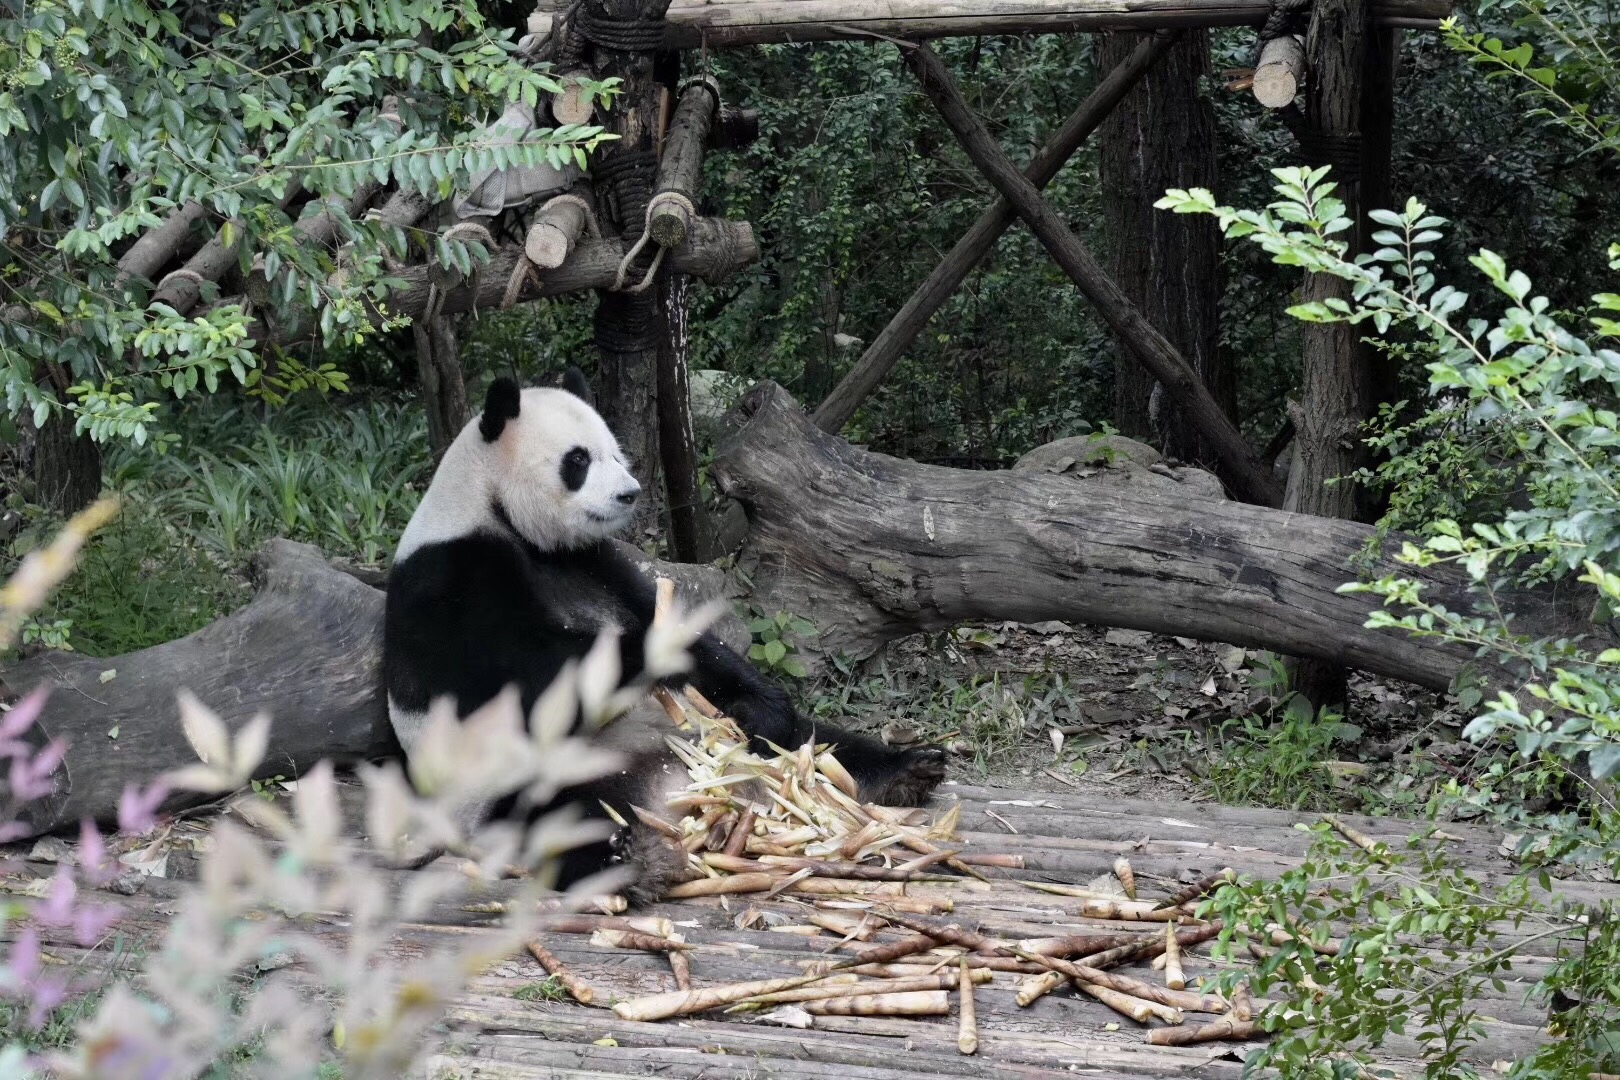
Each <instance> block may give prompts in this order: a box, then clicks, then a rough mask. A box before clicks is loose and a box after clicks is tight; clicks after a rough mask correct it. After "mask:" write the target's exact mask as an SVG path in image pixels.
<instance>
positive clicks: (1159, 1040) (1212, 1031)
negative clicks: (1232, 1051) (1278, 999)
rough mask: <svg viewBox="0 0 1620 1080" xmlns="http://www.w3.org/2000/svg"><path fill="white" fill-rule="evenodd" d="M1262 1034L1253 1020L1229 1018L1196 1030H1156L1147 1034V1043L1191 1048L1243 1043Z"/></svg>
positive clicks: (1223, 1018) (1204, 1025)
mask: <svg viewBox="0 0 1620 1080" xmlns="http://www.w3.org/2000/svg"><path fill="white" fill-rule="evenodd" d="M1260 1034H1261V1031H1260V1030H1259V1028H1257V1027H1256V1026H1255V1023H1254V1021H1253V1020H1238V1019H1236V1018H1234V1017H1230V1016H1227V1017H1222V1018H1221V1019H1219V1020H1216V1021H1214V1022H1212V1023H1208V1024H1201V1025H1199V1026H1198V1027H1194V1028H1155V1029H1154V1030H1153V1031H1150V1032H1148V1033H1147V1041H1148V1042H1149V1043H1150V1044H1152V1045H1153V1046H1191V1045H1193V1044H1194V1043H1205V1042H1216V1041H1217V1040H1220V1039H1232V1040H1234V1041H1241V1040H1243V1039H1252V1038H1254V1037H1256V1036H1257V1035H1260Z"/></svg>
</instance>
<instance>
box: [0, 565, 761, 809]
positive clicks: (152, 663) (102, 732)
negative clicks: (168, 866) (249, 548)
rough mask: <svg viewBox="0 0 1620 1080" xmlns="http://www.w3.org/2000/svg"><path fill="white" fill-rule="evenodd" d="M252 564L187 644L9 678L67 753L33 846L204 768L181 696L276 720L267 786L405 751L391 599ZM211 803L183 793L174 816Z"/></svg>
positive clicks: (737, 635) (720, 585)
mask: <svg viewBox="0 0 1620 1080" xmlns="http://www.w3.org/2000/svg"><path fill="white" fill-rule="evenodd" d="M626 554H627V555H629V556H630V557H631V558H633V559H634V560H635V562H636V563H637V565H639V566H641V567H642V569H643V571H644V572H645V573H648V574H649V575H651V576H664V577H669V578H672V579H674V580H675V582H676V584H677V585H678V586H679V589H680V593H681V599H682V601H683V602H685V603H688V604H696V603H700V602H702V601H704V600H710V599H715V598H718V597H721V596H723V589H724V581H723V579H722V578H721V575H720V572H719V571H717V570H714V569H711V568H709V567H694V566H678V565H671V564H668V563H660V562H656V561H655V560H650V559H648V558H646V556H644V555H642V554H641V553H640V552H639V551H630V550H626ZM256 564H257V566H258V568H259V571H260V578H261V585H260V590H259V594H258V596H257V597H256V598H255V599H254V600H253V602H252V603H251V604H249V605H247V606H246V607H244V608H242V609H241V610H239V611H236V612H234V613H232V614H230V615H227V616H225V617H224V618H222V619H219V620H217V621H215V622H213V623H211V624H209V625H208V626H205V627H203V629H201V630H199V631H197V632H196V633H195V634H191V635H190V636H188V637H183V638H180V639H179V640H177V641H171V642H167V643H165V644H163V645H156V646H153V647H152V648H150V649H142V650H141V651H139V652H134V653H129V654H127V655H125V656H115V657H106V658H102V659H97V658H94V657H89V656H82V655H80V654H78V653H57V652H50V653H42V654H40V655H38V656H34V657H31V658H29V659H28V660H24V661H22V662H21V663H18V664H13V665H11V666H10V667H8V668H6V669H5V670H4V671H3V672H0V678H3V679H4V683H5V688H6V689H7V690H8V691H13V692H15V693H18V694H24V693H27V692H28V691H30V690H32V689H33V688H34V687H36V686H38V685H40V684H42V683H45V684H49V685H52V686H55V687H57V689H56V691H55V692H54V693H53V694H52V695H51V696H50V699H49V700H48V701H47V702H46V705H45V709H44V712H43V713H42V714H41V716H40V721H39V725H38V727H36V728H35V729H34V731H33V732H32V733H31V737H33V738H35V739H36V740H40V741H42V740H43V739H46V738H62V739H65V740H66V741H67V743H68V752H67V758H66V760H65V761H64V763H63V765H62V767H61V768H59V769H58V770H57V772H56V775H55V781H56V785H57V787H56V790H55V791H54V792H53V793H52V794H51V795H50V796H48V797H46V798H45V799H43V800H41V801H38V802H35V803H30V804H28V806H27V807H26V814H27V818H26V823H27V825H28V826H29V829H30V835H33V834H37V833H42V832H49V831H52V830H55V829H60V828H63V827H69V826H73V825H76V824H77V823H78V821H79V820H80V819H81V818H85V817H89V818H94V819H96V820H98V821H103V822H106V821H111V820H112V819H113V817H114V815H115V814H116V812H117V808H118V797H119V795H120V793H121V792H122V791H123V790H124V786H125V785H126V784H131V783H144V782H146V781H147V780H149V779H150V778H152V777H153V776H156V775H157V774H159V773H162V772H165V771H167V770H169V769H174V768H178V767H179V766H181V765H184V764H185V763H186V762H188V761H192V760H194V759H195V757H196V755H195V753H194V752H193V751H192V750H191V748H190V746H189V745H188V744H187V742H186V738H185V734H184V733H183V732H182V731H181V728H180V723H179V713H178V712H177V710H176V707H175V694H176V693H177V692H178V691H179V690H181V689H188V690H190V691H191V692H192V693H194V694H195V695H196V696H197V698H198V700H200V701H201V702H202V703H203V704H204V705H207V706H208V707H209V708H212V709H214V710H216V711H217V712H218V713H219V715H220V718H221V719H222V720H224V721H225V723H226V725H227V726H228V727H229V728H230V729H231V730H232V731H235V730H236V729H237V728H239V727H240V726H241V725H242V724H244V723H246V722H247V721H248V720H250V719H252V718H253V716H254V715H255V714H257V713H259V712H268V713H269V714H270V715H271V717H272V726H271V732H270V749H269V752H268V753H267V754H266V755H265V759H264V764H263V765H262V766H261V767H260V770H259V777H260V778H266V777H272V776H278V775H279V776H284V777H287V778H289V779H291V778H294V777H297V776H298V775H300V774H301V773H302V772H304V771H305V770H306V769H308V768H309V767H310V766H312V765H314V764H315V762H317V761H319V760H320V759H322V758H329V759H332V760H334V761H337V762H340V763H345V762H354V761H360V760H365V759H370V758H376V757H383V756H388V755H391V754H397V753H398V752H399V751H398V745H397V743H396V742H395V741H394V735H393V730H392V728H391V727H390V726H389V724H388V711H387V704H386V701H385V698H384V694H383V686H382V670H381V666H380V665H381V659H382V617H383V593H382V591H381V590H380V589H376V588H373V587H372V586H370V585H368V584H365V583H364V582H362V581H360V580H359V579H358V578H356V577H354V576H351V575H350V574H349V573H347V572H345V571H343V570H341V569H338V568H337V567H334V566H333V565H331V564H330V563H328V562H327V561H326V559H325V558H324V557H322V555H321V553H320V552H319V551H317V550H316V549H315V548H312V547H310V546H308V545H306V544H295V543H293V542H291V541H288V540H272V541H271V542H270V543H269V544H267V545H266V546H265V548H264V550H263V551H262V552H261V553H260V556H259V558H258V559H257V560H256ZM715 631H716V633H718V634H719V635H720V637H721V639H722V640H724V641H726V642H727V643H728V644H731V645H733V646H736V645H742V646H744V647H746V644H747V641H748V629H747V627H745V626H744V625H743V624H742V622H741V620H739V619H738V618H737V617H736V616H734V615H732V616H728V617H727V618H726V619H724V620H723V621H722V622H721V623H719V624H718V625H717V626H716V627H715ZM108 672H112V673H113V674H112V675H111V677H110V678H107V679H105V680H104V679H103V676H104V675H106V674H107V673H108ZM201 801H203V799H202V798H200V797H198V796H195V795H187V794H184V793H182V794H178V795H176V796H175V797H174V798H173V799H172V800H171V801H170V802H169V803H167V804H166V809H169V810H174V809H179V808H180V807H183V806H187V805H194V804H196V803H198V802H201Z"/></svg>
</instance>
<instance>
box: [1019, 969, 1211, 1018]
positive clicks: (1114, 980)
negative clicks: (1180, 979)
mask: <svg viewBox="0 0 1620 1080" xmlns="http://www.w3.org/2000/svg"><path fill="white" fill-rule="evenodd" d="M1040 962H1041V963H1042V964H1043V965H1045V966H1047V967H1049V968H1050V969H1051V970H1052V971H1055V972H1058V973H1060V974H1062V975H1065V976H1067V977H1068V978H1070V979H1073V980H1074V981H1075V982H1076V983H1082V982H1083V983H1090V984H1092V985H1094V986H1102V987H1106V988H1107V989H1109V990H1113V991H1115V992H1116V993H1120V994H1127V995H1129V996H1131V997H1136V998H1141V999H1143V1000H1144V1001H1153V1002H1157V1003H1158V1004H1160V1005H1164V1006H1166V1007H1167V1008H1172V1009H1185V1010H1186V1011H1188V1012H1207V1013H1223V1012H1225V1011H1226V1010H1227V1008H1228V1006H1227V1003H1226V1002H1225V1001H1224V1000H1223V999H1221V998H1219V997H1216V996H1215V995H1213V994H1199V993H1194V992H1193V991H1190V990H1172V989H1170V988H1169V987H1165V986H1158V985H1156V984H1154V983H1150V982H1144V981H1143V980H1141V979H1137V978H1133V977H1131V976H1130V975H1120V974H1118V973H1117V972H1112V971H1103V970H1101V969H1099V968H1094V967H1090V966H1088V965H1085V964H1076V963H1073V962H1071V961H1068V960H1059V959H1057V958H1056V957H1042V958H1041V959H1040Z"/></svg>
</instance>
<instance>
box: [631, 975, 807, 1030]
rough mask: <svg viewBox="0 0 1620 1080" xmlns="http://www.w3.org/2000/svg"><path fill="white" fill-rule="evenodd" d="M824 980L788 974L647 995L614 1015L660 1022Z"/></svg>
mask: <svg viewBox="0 0 1620 1080" xmlns="http://www.w3.org/2000/svg"><path fill="white" fill-rule="evenodd" d="M824 978H827V976H826V975H824V974H821V973H819V972H818V973H813V974H808V975H790V976H787V977H786V978H781V979H756V980H754V981H751V982H740V983H730V984H728V985H726V986H711V987H707V988H706V989H703V990H671V991H669V992H667V993H663V994H650V995H648V996H647V997H641V998H633V999H631V1000H630V1001H620V1002H618V1003H616V1004H615V1005H614V1006H613V1011H614V1013H615V1014H616V1015H617V1016H618V1017H619V1019H621V1020H637V1021H652V1020H663V1019H666V1018H667V1017H671V1016H686V1015H688V1014H690V1013H696V1012H707V1011H708V1010H710V1009H718V1008H720V1007H721V1006H723V1005H735V1004H736V1003H737V1002H739V1001H741V1000H742V999H744V998H748V997H758V996H759V995H760V994H774V993H776V992H777V991H779V990H793V989H795V988H797V987H800V986H808V985H809V984H811V983H814V982H819V981H821V980H822V979H824Z"/></svg>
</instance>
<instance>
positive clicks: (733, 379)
mask: <svg viewBox="0 0 1620 1080" xmlns="http://www.w3.org/2000/svg"><path fill="white" fill-rule="evenodd" d="M687 378H688V383H689V386H690V389H691V393H692V431H693V433H694V434H695V435H696V436H697V438H698V441H699V442H713V441H714V438H715V436H716V435H718V434H719V431H720V421H721V419H722V418H723V417H724V416H725V415H726V412H727V410H729V409H730V408H731V407H732V406H733V405H735V404H736V403H737V399H738V398H740V397H742V395H743V391H745V390H747V389H748V384H747V383H746V382H745V381H744V380H743V378H742V377H741V376H739V375H733V374H732V373H731V372H729V371H717V370H715V369H713V368H694V369H693V370H692V371H691V372H690V373H689V374H688V376H687Z"/></svg>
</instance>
